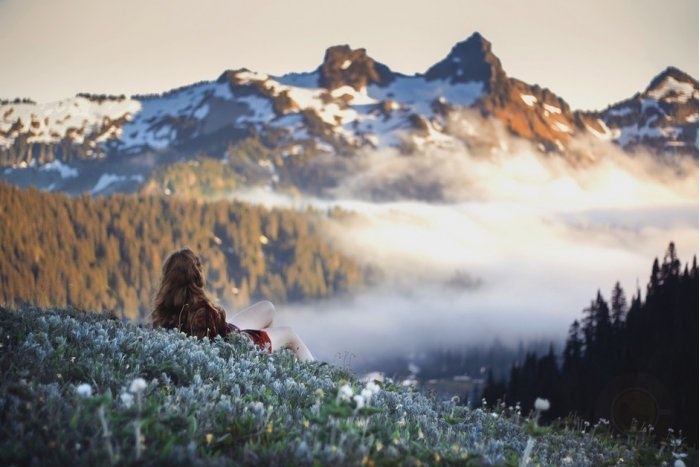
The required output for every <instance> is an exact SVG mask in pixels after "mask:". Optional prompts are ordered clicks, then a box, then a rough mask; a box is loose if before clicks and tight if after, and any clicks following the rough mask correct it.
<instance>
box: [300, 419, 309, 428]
mask: <svg viewBox="0 0 700 467" xmlns="http://www.w3.org/2000/svg"><path fill="white" fill-rule="evenodd" d="M301 424H302V425H304V428H308V427H309V421H308V420H307V419H304V421H303V422H301Z"/></svg>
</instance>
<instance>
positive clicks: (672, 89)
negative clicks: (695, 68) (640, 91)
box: [644, 66, 698, 101]
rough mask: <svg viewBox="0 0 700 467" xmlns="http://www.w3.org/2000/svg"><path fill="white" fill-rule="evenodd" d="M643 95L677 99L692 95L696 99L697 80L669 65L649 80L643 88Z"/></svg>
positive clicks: (658, 98)
mask: <svg viewBox="0 0 700 467" xmlns="http://www.w3.org/2000/svg"><path fill="white" fill-rule="evenodd" d="M644 95H645V96H647V97H651V98H653V99H657V100H662V99H667V98H671V99H674V100H676V101H677V100H679V98H681V100H684V98H687V99H690V98H693V97H694V98H695V99H697V95H698V80H696V79H695V78H693V77H692V76H690V75H689V74H688V73H686V72H684V71H682V70H679V69H678V68H676V67H673V66H669V67H667V68H666V69H665V70H664V71H662V72H661V73H659V74H658V75H656V76H655V77H654V79H652V80H651V83H649V86H647V88H646V89H645V90H644ZM687 99H685V100H687Z"/></svg>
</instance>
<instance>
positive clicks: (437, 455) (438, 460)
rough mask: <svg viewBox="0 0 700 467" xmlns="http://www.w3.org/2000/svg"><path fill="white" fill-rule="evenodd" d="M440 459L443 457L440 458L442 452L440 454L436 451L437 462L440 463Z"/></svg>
mask: <svg viewBox="0 0 700 467" xmlns="http://www.w3.org/2000/svg"><path fill="white" fill-rule="evenodd" d="M440 459H441V458H440V454H438V453H437V452H436V453H435V463H440Z"/></svg>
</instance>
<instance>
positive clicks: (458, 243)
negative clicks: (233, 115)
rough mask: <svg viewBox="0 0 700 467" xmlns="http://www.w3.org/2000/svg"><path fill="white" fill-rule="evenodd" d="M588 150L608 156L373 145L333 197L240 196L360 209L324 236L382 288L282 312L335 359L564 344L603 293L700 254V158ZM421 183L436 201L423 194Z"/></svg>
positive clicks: (640, 282) (602, 147) (516, 148)
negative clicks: (658, 262) (575, 159)
mask: <svg viewBox="0 0 700 467" xmlns="http://www.w3.org/2000/svg"><path fill="white" fill-rule="evenodd" d="M576 144H578V147H579V149H580V150H584V149H585V150H586V151H588V155H589V156H590V158H591V159H595V161H590V162H589V163H587V164H585V166H579V167H572V166H571V165H570V164H569V163H567V162H566V161H564V160H562V158H560V157H558V156H545V155H541V154H539V153H537V152H536V151H532V150H530V149H529V147H528V146H525V145H522V144H521V143H520V142H518V141H510V142H509V145H506V149H503V150H500V151H495V152H489V153H488V154H487V155H484V154H471V153H470V152H469V151H467V150H449V151H448V150H435V151H429V152H426V153H423V154H420V155H413V156H405V155H401V154H399V153H397V152H393V151H383V152H368V153H365V154H363V155H361V156H359V157H358V158H357V159H356V160H353V161H352V162H351V164H352V165H353V170H347V174H348V175H347V176H344V177H342V178H340V183H339V184H338V185H337V186H336V187H335V188H334V189H333V190H332V191H329V193H330V194H331V196H329V197H328V198H325V199H322V200H321V199H313V198H295V199H290V198H286V197H284V196H281V195H279V194H270V193H264V192H257V193H255V192H248V193H240V194H238V196H240V197H243V198H244V199H248V200H251V201H258V202H262V203H264V204H272V205H285V206H298V207H304V206H308V205H312V206H316V207H320V208H328V207H330V206H339V207H341V208H343V209H346V210H348V211H352V212H354V213H355V214H354V215H351V216H347V217H344V218H343V219H342V220H335V221H329V222H328V223H327V225H326V229H325V234H326V235H327V238H328V239H329V241H331V242H332V243H333V244H334V245H335V246H336V247H338V248H340V249H342V250H343V251H344V252H345V253H347V254H349V255H352V256H353V257H355V258H356V259H357V260H358V261H360V262H361V263H363V264H366V265H371V266H374V267H377V268H379V269H380V270H382V271H383V273H384V276H383V277H384V282H383V284H382V285H381V286H380V287H377V288H374V289H371V290H367V291H366V292H364V293H361V294H360V295H358V296H355V297H353V298H345V299H333V300H328V301H323V302H318V303H310V304H305V305H304V306H292V305H287V306H283V307H280V308H281V309H280V313H279V315H280V316H279V320H280V322H281V323H287V324H292V325H293V326H294V327H295V328H296V329H297V330H298V331H299V333H300V334H301V335H302V337H304V339H305V340H306V341H307V342H308V344H309V346H310V347H311V348H312V349H313V350H314V351H315V352H316V353H317V354H318V356H319V357H320V358H321V359H324V360H329V361H330V360H333V359H335V358H337V357H338V355H344V354H346V353H349V354H353V355H355V356H356V358H357V359H358V361H367V360H371V359H372V358H375V357H376V356H377V355H393V354H396V353H406V352H412V351H417V350H421V349H427V348H429V347H441V348H464V347H466V346H469V345H472V344H479V343H484V344H489V343H491V342H492V341H493V340H494V339H496V338H498V339H499V340H501V341H502V342H507V343H508V342H509V343H517V342H518V341H521V340H524V341H527V340H529V339H534V338H551V339H555V340H561V339H563V338H564V337H565V335H566V332H567V329H568V326H569V324H570V323H571V321H573V319H576V318H578V317H580V315H581V310H582V309H583V308H584V307H585V306H586V305H587V304H588V303H589V302H590V300H591V299H593V298H594V296H595V293H596V291H597V290H598V289H601V290H602V292H603V293H604V294H605V295H606V296H609V293H610V290H611V289H612V287H613V285H614V284H615V282H616V281H618V280H619V281H620V282H621V283H622V285H623V287H624V289H625V291H626V292H627V294H628V297H629V296H630V295H631V294H632V293H633V292H634V291H636V289H637V287H641V288H642V290H644V288H645V287H646V284H647V281H648V278H649V273H650V270H651V263H652V261H653V259H654V257H662V256H663V253H664V250H665V248H666V247H667V246H668V244H669V242H671V241H674V242H675V243H676V246H677V250H678V253H679V256H680V258H681V260H682V261H690V260H691V259H692V256H693V255H695V254H697V251H698V170H697V163H695V162H692V161H691V162H690V163H689V164H687V165H686V166H685V167H681V168H679V167H678V166H674V167H671V166H667V165H664V164H660V163H658V162H657V161H656V160H655V159H654V158H652V157H650V156H646V155H643V154H639V155H636V156H635V157H633V158H631V157H630V156H628V155H626V154H622V153H621V152H620V151H619V150H618V149H616V148H615V147H613V146H612V145H610V144H606V143H603V144H601V143H592V142H590V141H583V140H582V141H578V142H576ZM679 173H683V175H679ZM388 187H392V188H391V189H389V188H388ZM416 187H419V188H420V187H423V188H425V190H423V188H420V189H419V191H421V190H423V192H427V191H430V190H432V193H434V194H435V196H434V197H432V198H430V197H429V199H430V201H428V202H426V201H416V200H415V199H411V193H410V189H414V190H416V189H418V188H416ZM377 199H379V200H381V201H377Z"/></svg>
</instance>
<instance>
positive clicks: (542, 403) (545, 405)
mask: <svg viewBox="0 0 700 467" xmlns="http://www.w3.org/2000/svg"><path fill="white" fill-rule="evenodd" d="M535 410H537V411H538V412H546V411H548V410H549V401H548V400H547V399H541V398H539V397H538V398H537V399H535Z"/></svg>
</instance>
